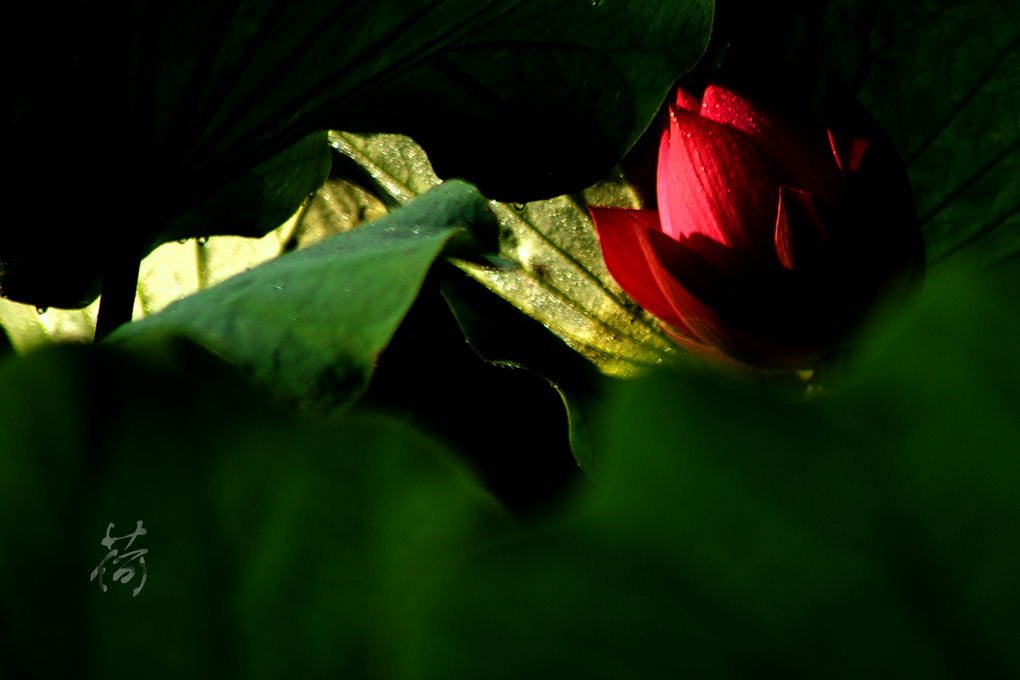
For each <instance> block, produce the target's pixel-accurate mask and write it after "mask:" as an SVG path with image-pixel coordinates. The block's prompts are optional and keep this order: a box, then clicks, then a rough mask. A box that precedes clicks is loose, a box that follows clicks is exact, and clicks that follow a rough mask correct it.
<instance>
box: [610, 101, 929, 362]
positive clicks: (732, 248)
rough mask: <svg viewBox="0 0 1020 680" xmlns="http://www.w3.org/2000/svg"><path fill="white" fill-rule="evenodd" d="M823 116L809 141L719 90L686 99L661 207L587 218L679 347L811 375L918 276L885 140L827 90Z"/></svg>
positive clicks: (911, 220) (661, 188)
mask: <svg viewBox="0 0 1020 680" xmlns="http://www.w3.org/2000/svg"><path fill="white" fill-rule="evenodd" d="M826 118H827V121H826V124H827V127H828V130H827V132H828V134H827V135H826V134H825V131H821V130H820V131H818V133H819V134H815V135H813V134H812V131H810V130H808V129H806V128H804V127H802V126H800V125H798V124H797V123H796V122H794V121H793V120H792V119H791V118H789V117H787V116H783V115H782V114H780V113H778V112H776V111H773V110H770V109H769V108H767V107H765V106H764V105H762V104H760V103H758V102H755V101H753V100H751V99H749V98H747V97H744V96H741V95H740V94H738V93H736V92H734V91H732V90H729V89H727V88H725V87H722V86H720V85H714V84H713V85H709V86H708V88H707V89H706V90H705V92H704V94H703V95H702V97H701V98H700V99H698V98H696V97H694V96H692V95H691V94H690V93H687V92H684V91H683V90H681V91H679V93H678V97H677V103H676V106H671V107H670V109H669V120H668V123H667V124H666V125H664V127H663V131H662V141H661V144H660V147H659V167H658V175H657V184H658V186H657V191H658V204H659V205H658V210H657V211H655V210H627V209H620V208H595V207H593V208H591V209H590V210H591V214H592V217H593V218H594V220H595V225H596V228H597V229H598V233H599V239H600V241H601V244H602V252H603V257H604V258H605V261H606V265H607V267H608V268H609V271H610V272H611V273H612V275H613V276H614V277H615V278H616V280H617V281H618V282H619V283H620V285H621V286H622V287H623V289H624V290H625V291H626V292H627V293H628V294H629V295H630V296H631V297H633V298H634V299H635V300H636V301H637V302H638V303H639V304H641V306H643V307H644V308H645V309H646V310H648V311H649V312H651V313H652V314H653V315H655V316H656V317H658V318H659V319H660V320H661V321H662V322H663V324H664V327H665V328H666V330H667V331H669V332H670V333H671V334H672V335H673V336H674V337H675V338H676V339H677V340H679V341H681V342H682V343H685V344H688V345H689V344H690V343H691V342H693V343H697V344H698V345H700V346H702V347H705V346H707V347H709V348H714V349H717V350H722V351H723V352H725V353H726V354H728V355H729V356H731V357H733V358H735V359H737V360H740V361H743V362H746V363H750V364H754V365H758V366H765V367H780V368H802V367H807V366H810V365H811V364H813V363H815V362H816V361H817V360H818V359H820V358H821V357H823V356H825V355H826V354H828V353H829V352H831V351H833V350H835V349H839V348H840V347H841V344H842V343H843V342H844V341H845V340H846V339H847V337H848V336H849V334H850V333H852V332H853V330H854V329H855V328H856V327H857V326H858V325H859V324H860V322H861V321H862V320H863V318H864V317H865V315H866V314H867V312H868V311H869V310H870V309H871V308H872V307H873V306H874V304H875V302H876V301H877V300H878V298H879V297H880V296H881V295H883V294H884V293H887V292H889V291H890V289H891V288H895V287H896V286H897V285H898V286H899V287H900V289H899V291H898V292H903V291H904V290H905V288H904V284H905V283H906V282H908V281H911V280H913V281H916V280H918V279H919V277H920V275H921V273H922V271H923V266H924V264H923V263H924V246H923V241H922V238H921V232H920V229H919V228H918V225H917V220H916V217H915V214H914V204H913V197H912V195H911V192H910V185H909V183H908V181H907V176H906V172H905V170H904V169H903V166H902V164H901V163H900V162H899V159H898V158H897V156H896V152H895V151H894V149H893V147H892V144H891V142H890V141H889V139H888V138H887V137H886V136H885V134H884V133H883V132H882V131H881V129H880V128H879V126H878V124H877V123H876V122H875V121H874V119H872V118H871V117H870V115H868V113H867V112H866V111H865V110H864V108H863V107H862V106H861V105H860V104H859V103H858V102H857V101H856V100H855V99H854V98H853V97H852V96H851V95H849V93H846V92H845V91H842V92H841V91H838V90H834V89H833V88H832V87H830V94H829V95H828V97H827V102H826ZM893 292H896V291H893Z"/></svg>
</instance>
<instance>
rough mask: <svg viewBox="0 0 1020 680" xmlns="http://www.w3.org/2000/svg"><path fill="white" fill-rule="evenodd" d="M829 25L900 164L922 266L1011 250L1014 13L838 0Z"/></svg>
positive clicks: (1006, 254) (1018, 224) (1016, 77)
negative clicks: (910, 195) (920, 234)
mask: <svg viewBox="0 0 1020 680" xmlns="http://www.w3.org/2000/svg"><path fill="white" fill-rule="evenodd" d="M828 23H829V26H830V28H831V30H832V37H833V41H834V44H835V46H836V48H837V49H836V51H835V60H834V61H835V65H836V66H837V68H838V69H839V70H840V72H841V74H842V75H843V77H844V78H847V79H849V80H850V82H851V83H852V84H853V85H854V86H855V87H858V88H859V96H860V98H861V101H862V102H863V103H864V104H865V105H866V106H867V107H868V108H869V109H870V110H871V112H872V113H873V114H874V115H875V117H876V118H877V119H878V120H879V122H880V123H882V125H883V126H884V127H885V129H886V130H887V131H888V132H889V134H890V136H891V137H892V139H893V142H894V143H895V144H896V146H897V149H898V150H899V152H900V154H901V156H902V157H903V159H904V161H905V162H906V163H907V165H908V168H909V174H910V180H911V183H912V185H913V188H914V194H915V198H916V202H917V214H918V217H919V219H920V221H921V226H922V229H923V230H924V235H925V240H926V242H927V247H928V258H929V262H930V263H932V264H937V263H939V262H941V261H942V260H944V259H945V258H947V257H950V256H955V255H957V254H960V255H964V256H965V257H968V258H969V259H970V260H971V261H972V263H973V264H976V265H981V266H987V265H989V264H992V263H994V262H997V261H1000V260H1004V259H1007V258H1010V257H1014V256H1016V254H1017V253H1020V236H1018V234H1020V88H1017V86H1016V84H1017V82H1018V81H1020V5H1018V4H1017V3H1015V2H994V1H992V0H980V1H978V2H965V3H960V2H937V3H933V2H925V1H922V0H908V1H906V2H896V3H874V2H866V1H864V0H836V1H835V2H833V3H832V5H831V6H830V9H829V16H828Z"/></svg>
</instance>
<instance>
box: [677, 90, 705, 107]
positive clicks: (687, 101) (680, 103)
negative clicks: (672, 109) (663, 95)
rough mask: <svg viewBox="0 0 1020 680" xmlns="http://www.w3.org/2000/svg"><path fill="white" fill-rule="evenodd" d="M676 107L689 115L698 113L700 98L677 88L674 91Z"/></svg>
mask: <svg viewBox="0 0 1020 680" xmlns="http://www.w3.org/2000/svg"><path fill="white" fill-rule="evenodd" d="M676 107H677V108H678V109H683V110H685V111H690V112H691V113H698V112H699V111H701V97H700V96H698V95H696V94H693V93H691V92H688V91H687V90H685V89H684V88H682V87H678V88H677V89H676Z"/></svg>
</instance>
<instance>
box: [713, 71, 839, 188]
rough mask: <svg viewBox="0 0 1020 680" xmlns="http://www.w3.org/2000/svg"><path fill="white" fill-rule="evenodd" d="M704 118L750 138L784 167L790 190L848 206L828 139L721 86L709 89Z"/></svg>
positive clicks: (788, 117) (715, 85)
mask: <svg viewBox="0 0 1020 680" xmlns="http://www.w3.org/2000/svg"><path fill="white" fill-rule="evenodd" d="M701 115H702V116H703V117H705V118H708V119H709V120H713V121H716V122H718V123H721V124H723V125H727V126H729V127H731V128H733V129H736V130H739V131H740V132H741V133H743V134H744V135H746V136H747V137H748V138H749V139H751V141H753V142H754V143H755V144H756V145H757V146H758V147H759V148H760V149H762V150H763V151H764V152H765V153H766V154H768V155H769V156H770V157H771V158H772V159H774V160H775V161H776V162H777V163H778V164H779V165H780V166H782V168H783V170H784V171H785V172H786V173H787V175H788V176H789V181H790V186H794V187H797V188H798V189H802V190H804V191H806V192H808V193H810V194H813V195H815V196H820V197H822V198H824V199H825V200H827V201H829V202H830V203H832V204H833V205H838V206H845V205H846V204H847V198H848V196H847V191H846V187H845V184H844V182H843V179H842V178H841V177H840V172H839V167H838V166H837V165H836V163H833V158H832V155H831V153H830V150H829V149H828V148H827V147H826V146H825V144H824V141H825V140H824V137H823V138H821V139H818V140H815V139H812V138H811V136H810V135H809V134H808V133H807V132H806V131H805V130H804V129H803V128H802V127H801V126H799V125H797V124H796V123H795V122H794V121H793V119H792V118H791V117H790V116H787V115H783V114H780V113H778V112H776V111H773V110H772V109H770V108H768V107H766V106H764V105H762V104H760V103H758V102H755V101H752V100H750V99H748V98H747V97H744V96H742V95H740V94H739V93H737V92H734V91H732V90H729V89H727V88H725V87H723V86H721V85H717V84H710V85H709V86H708V87H707V88H706V89H705V94H704V96H703V98H702V104H701Z"/></svg>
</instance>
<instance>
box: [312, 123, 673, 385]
mask: <svg viewBox="0 0 1020 680" xmlns="http://www.w3.org/2000/svg"><path fill="white" fill-rule="evenodd" d="M330 139H331V141H332V143H333V146H334V148H335V149H337V151H339V152H340V153H341V154H343V155H345V156H347V157H349V158H350V159H352V160H353V161H355V162H356V163H358V164H359V165H360V166H361V167H362V168H364V169H365V171H366V173H367V174H368V175H369V176H370V177H371V179H372V181H373V182H374V185H375V186H374V188H375V190H376V191H377V192H379V193H381V194H383V195H388V196H390V197H392V198H393V199H394V200H396V201H398V202H400V203H405V202H409V201H411V200H413V198H414V197H415V196H417V195H418V194H419V193H421V192H422V191H424V190H426V189H427V188H428V187H429V186H431V185H434V184H435V183H437V182H438V181H439V180H438V178H437V177H436V176H435V174H434V173H433V172H432V171H431V168H430V166H429V164H428V159H427V157H426V156H425V154H424V152H423V151H422V150H421V148H420V147H418V146H417V145H416V144H415V143H414V142H413V141H412V140H411V139H409V138H407V137H401V136H397V135H354V134H350V133H337V132H334V133H331V136H330ZM589 203H591V204H598V205H618V206H631V207H633V206H636V205H637V204H638V198H637V196H636V195H635V194H634V193H633V191H632V190H631V188H630V187H629V185H628V184H627V182H626V181H625V180H624V179H623V177H622V176H621V175H620V174H619V172H618V171H614V173H612V174H611V175H610V176H609V177H608V178H607V179H605V180H604V181H602V182H600V183H599V184H597V185H595V186H594V187H592V188H590V189H588V190H586V191H585V192H583V193H578V194H571V195H567V196H560V197H557V198H553V199H549V200H544V201H532V202H530V203H527V204H511V205H507V204H504V203H499V202H495V201H493V202H492V203H491V206H492V211H493V212H494V213H495V215H496V217H497V219H498V220H499V223H500V228H501V232H500V252H501V255H502V256H503V257H505V258H506V259H507V260H509V261H510V262H511V263H512V266H506V267H486V266H481V265H478V264H473V263H466V262H462V263H460V267H461V268H462V269H463V270H464V271H465V272H467V273H468V274H469V275H470V276H471V277H472V278H474V279H476V280H477V281H479V282H480V283H482V284H483V285H485V286H486V287H487V288H489V289H490V290H492V291H493V292H495V293H496V294H497V295H499V296H501V297H503V298H505V299H506V300H508V301H510V302H511V303H513V304H514V305H515V306H516V307H518V308H519V309H520V310H522V311H523V312H525V313H526V314H528V315H529V316H531V317H533V318H535V319H537V320H538V321H540V322H541V323H542V324H544V325H545V326H546V327H548V328H549V329H550V330H551V331H553V332H554V333H556V334H557V335H558V336H560V337H561V338H562V339H563V340H564V341H565V342H566V343H567V344H568V345H569V346H571V347H573V348H574V349H575V350H577V351H578V352H580V353H581V354H582V355H584V356H585V357H587V358H588V359H590V360H591V361H592V362H594V363H595V364H596V365H597V366H598V367H599V368H600V369H601V370H602V371H603V372H604V373H607V374H610V375H620V376H623V375H632V374H635V373H637V372H640V371H641V370H642V369H644V368H647V367H649V366H653V365H656V364H658V363H661V362H662V361H663V360H664V359H668V358H669V357H670V355H671V354H672V353H673V352H674V348H673V345H672V344H671V343H670V341H669V340H667V339H666V338H665V337H664V336H663V335H662V334H661V332H660V331H659V328H658V324H657V323H656V322H655V321H654V319H652V318H651V317H650V316H649V315H648V314H647V313H645V312H644V311H643V310H642V309H641V308H640V307H638V306H637V305H636V304H635V303H633V302H632V301H631V300H630V299H629V298H628V297H627V296H626V295H625V294H624V293H623V291H622V290H621V289H620V288H619V286H618V285H617V284H616V282H615V281H614V280H613V279H612V277H611V276H610V275H609V273H608V271H607V270H606V267H605V264H604V262H603V260H602V253H601V250H600V249H599V245H598V238H597V235H596V233H595V229H594V226H593V224H592V222H591V219H590V217H589V214H588V211H587V208H586V205H587V204H589Z"/></svg>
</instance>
